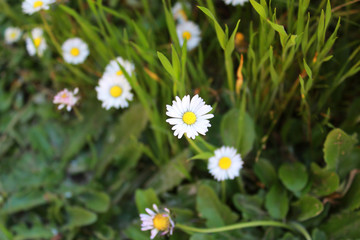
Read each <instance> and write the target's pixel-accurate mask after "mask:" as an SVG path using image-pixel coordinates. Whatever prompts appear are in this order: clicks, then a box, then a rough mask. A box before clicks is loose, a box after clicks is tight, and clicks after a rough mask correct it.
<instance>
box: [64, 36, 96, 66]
mask: <svg viewBox="0 0 360 240" xmlns="http://www.w3.org/2000/svg"><path fill="white" fill-rule="evenodd" d="M61 48H62V51H63V57H64V60H65V62H67V63H71V64H80V63H83V62H84V61H85V59H86V58H87V57H88V56H89V53H90V52H89V47H88V45H87V44H86V43H85V42H84V41H83V40H82V39H80V38H70V39H68V40H66V41H65V42H64V43H63V45H62V47H61Z"/></svg>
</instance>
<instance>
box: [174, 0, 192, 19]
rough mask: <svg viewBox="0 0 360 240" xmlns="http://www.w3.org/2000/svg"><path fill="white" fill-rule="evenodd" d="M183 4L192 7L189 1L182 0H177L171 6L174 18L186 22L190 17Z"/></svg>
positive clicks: (188, 7)
mask: <svg viewBox="0 0 360 240" xmlns="http://www.w3.org/2000/svg"><path fill="white" fill-rule="evenodd" d="M183 6H185V7H186V8H187V9H190V7H191V6H190V4H189V3H188V2H186V3H184V4H183V3H181V2H177V3H175V5H174V6H173V7H172V8H171V12H172V14H173V17H174V19H175V20H176V21H178V22H180V23H181V22H185V21H187V19H188V18H187V16H186V13H185V10H184V9H183Z"/></svg>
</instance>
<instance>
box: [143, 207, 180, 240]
mask: <svg viewBox="0 0 360 240" xmlns="http://www.w3.org/2000/svg"><path fill="white" fill-rule="evenodd" d="M153 209H154V210H155V212H154V211H153V210H151V209H149V208H146V209H145V211H146V212H147V213H148V214H140V219H141V221H142V223H141V231H148V230H151V236H150V239H154V238H155V236H156V235H157V234H158V233H159V232H161V235H162V236H163V235H166V234H170V235H172V233H173V230H174V227H175V223H174V221H173V220H172V219H171V217H170V211H169V209H167V208H164V212H160V211H159V208H158V207H157V206H156V204H153Z"/></svg>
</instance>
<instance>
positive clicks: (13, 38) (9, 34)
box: [4, 27, 21, 44]
mask: <svg viewBox="0 0 360 240" xmlns="http://www.w3.org/2000/svg"><path fill="white" fill-rule="evenodd" d="M4 35H5V43H7V44H12V43H14V42H17V41H19V39H20V37H21V30H20V28H17V27H8V28H6V30H5V34H4Z"/></svg>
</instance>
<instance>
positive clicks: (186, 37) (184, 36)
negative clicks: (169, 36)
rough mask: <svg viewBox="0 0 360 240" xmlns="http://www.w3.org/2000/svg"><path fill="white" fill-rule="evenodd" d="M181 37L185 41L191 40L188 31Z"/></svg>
mask: <svg viewBox="0 0 360 240" xmlns="http://www.w3.org/2000/svg"><path fill="white" fill-rule="evenodd" d="M182 37H183V38H184V39H186V40H189V39H190V38H191V33H190V32H188V31H185V32H183V35H182Z"/></svg>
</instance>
